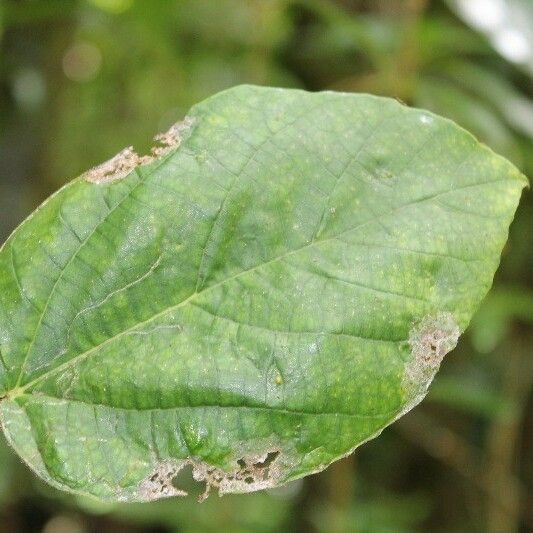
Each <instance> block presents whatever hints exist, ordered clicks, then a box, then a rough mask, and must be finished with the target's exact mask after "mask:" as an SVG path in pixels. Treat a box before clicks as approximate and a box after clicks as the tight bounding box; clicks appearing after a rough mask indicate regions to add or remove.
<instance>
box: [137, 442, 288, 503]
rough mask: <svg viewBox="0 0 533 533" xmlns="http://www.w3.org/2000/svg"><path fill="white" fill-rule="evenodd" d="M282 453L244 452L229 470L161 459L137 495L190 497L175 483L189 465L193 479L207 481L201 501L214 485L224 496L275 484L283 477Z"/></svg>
mask: <svg viewBox="0 0 533 533" xmlns="http://www.w3.org/2000/svg"><path fill="white" fill-rule="evenodd" d="M279 455H280V451H279V450H278V449H269V450H267V451H266V452H264V453H262V454H255V455H253V454H252V455H245V456H243V457H241V458H240V459H238V460H237V461H236V468H235V469H233V470H231V471H229V472H227V471H225V470H222V469H221V468H217V467H214V466H212V465H209V464H207V463H205V462H202V461H197V460H195V459H188V460H185V461H177V460H168V461H161V462H160V463H158V464H157V465H156V467H155V469H154V471H153V472H151V473H150V475H149V476H148V477H146V478H145V479H143V480H142V481H141V483H140V484H139V489H138V496H139V499H141V500H143V501H152V500H157V499H160V498H169V497H172V496H187V492H186V491H184V490H182V489H179V488H178V487H176V486H175V484H174V483H175V480H176V478H177V476H178V474H179V473H180V472H181V471H182V470H183V468H184V467H186V466H187V465H190V466H191V467H192V477H193V479H194V481H198V482H204V483H205V490H204V492H203V493H202V494H201V495H200V496H199V497H198V501H199V502H203V501H205V500H206V499H207V497H208V496H209V493H210V491H211V489H212V488H214V489H217V490H218V494H219V496H222V495H223V494H228V493H234V492H241V493H242V492H253V491H256V490H262V489H267V488H271V487H275V486H276V485H277V484H278V483H279V482H280V480H281V469H280V468H279V466H278V465H277V464H276V462H277V460H278V457H279Z"/></svg>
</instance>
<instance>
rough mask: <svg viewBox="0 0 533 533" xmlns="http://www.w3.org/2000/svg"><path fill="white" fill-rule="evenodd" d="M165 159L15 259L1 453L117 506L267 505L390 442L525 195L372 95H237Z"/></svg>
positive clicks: (46, 219) (0, 276)
mask: <svg viewBox="0 0 533 533" xmlns="http://www.w3.org/2000/svg"><path fill="white" fill-rule="evenodd" d="M157 139H158V147H156V148H154V149H153V152H152V154H151V155H150V156H144V157H140V156H138V155H137V154H136V153H135V152H133V150H132V149H126V150H124V151H123V152H121V153H120V154H119V155H118V156H116V157H115V158H113V159H112V160H110V161H108V162H107V163H105V164H103V165H101V166H99V167H97V168H95V169H92V170H91V171H89V172H88V173H86V174H84V175H83V176H81V177H80V178H78V179H76V180H74V181H73V182H71V183H69V184H68V185H66V186H65V187H64V188H63V189H61V190H60V191H59V192H57V193H56V194H55V195H54V196H52V197H51V198H50V199H48V200H47V201H46V202H45V203H44V204H43V205H42V206H41V207H40V208H39V209H37V210H36V211H35V212H34V213H33V214H32V215H31V216H30V217H29V218H28V219H27V220H26V221H25V222H24V223H23V224H22V225H21V226H20V227H19V228H18V229H17V230H16V231H15V232H14V233H13V234H12V235H11V237H10V238H9V239H8V241H7V242H6V243H5V245H4V246H3V248H2V251H1V252H0V343H1V344H0V350H1V358H0V361H1V366H0V391H1V395H2V400H1V401H0V418H1V422H2V426H3V429H4V432H5V434H6V436H7V438H8V441H9V442H10V444H11V445H12V446H13V447H14V448H15V450H16V451H17V452H18V453H19V455H20V456H21V457H22V459H23V460H24V461H25V462H26V463H27V464H28V465H29V466H30V467H31V468H32V469H33V470H34V471H35V472H36V473H37V474H38V475H40V476H41V477H42V478H44V479H46V480H47V481H49V482H50V483H52V484H53V485H55V486H56V487H59V488H62V489H67V490H70V491H74V492H78V493H84V494H91V495H94V496H97V497H100V498H103V499H108V500H122V501H132V500H152V499H157V498H160V497H164V496H172V495H179V494H183V493H184V490H183V488H184V487H183V486H179V484H178V483H177V482H176V481H175V478H176V476H177V475H178V472H180V471H181V470H182V469H183V471H185V470H188V471H189V474H191V473H192V476H193V477H194V479H195V480H196V481H202V482H205V485H206V493H205V494H207V491H209V489H210V488H213V489H218V491H219V493H221V494H224V493H228V492H248V491H253V490H258V489H262V488H267V487H273V486H276V485H279V484H282V483H285V482H287V481H289V480H292V479H295V478H298V477H301V476H304V475H306V474H310V473H313V472H317V471H319V470H322V469H323V468H325V467H326V466H327V465H328V464H329V463H331V462H332V461H334V460H335V459H338V458H339V457H341V456H343V455H346V454H348V453H350V452H351V451H353V450H354V449H355V448H356V447H357V446H358V445H359V444H361V443H363V442H364V441H366V440H368V439H371V438H373V437H375V436H376V435H378V434H379V433H380V432H381V431H382V429H383V428H384V427H386V426H387V425H389V424H390V423H391V422H393V421H394V420H395V419H396V418H398V417H399V416H401V415H402V414H403V413H405V412H406V411H408V410H409V409H411V408H412V407H413V406H414V405H416V404H417V403H418V402H419V401H420V400H421V399H422V398H423V396H424V395H425V393H426V390H427V387H428V385H429V383H430V382H431V380H432V378H433V376H434V374H435V372H436V371H437V369H438V367H439V364H440V362H441V360H442V358H443V357H444V355H445V354H446V353H447V352H448V351H450V350H451V349H452V348H453V347H454V346H455V344H456V342H457V339H458V337H459V334H460V332H462V331H463V330H464V329H465V328H466V326H467V324H468V322H469V320H470V318H471V316H472V314H473V313H474V310H475V309H476V307H477V306H478V304H479V302H480V300H481V299H482V298H483V296H484V295H485V293H486V292H487V290H488V289H489V287H490V285H491V282H492V278H493V275H494V272H495V270H496V267H497V265H498V261H499V257H500V253H501V250H502V248H503V245H504V243H505V241H506V238H507V232H508V226H509V224H510V222H511V219H512V217H513V214H514V211H515V208H516V206H517V203H518V200H519V197H520V194H521V190H522V188H523V187H524V185H525V184H526V180H525V178H524V177H523V176H522V175H521V174H520V173H519V172H518V171H517V170H516V168H514V167H513V166H512V165H511V164H510V163H509V162H507V161H506V160H504V159H503V158H501V157H499V156H497V155H495V154H494V153H492V152H491V151H490V150H489V149H488V148H486V147H484V146H482V145H480V144H479V143H478V142H477V141H476V140H475V139H474V138H473V137H472V136H471V135H470V134H468V133H467V132H465V131H464V130H462V129H461V128H459V127H458V126H456V125H455V124H453V123H452V122H450V121H448V120H445V119H442V118H439V117H437V116H435V115H433V114H431V113H429V112H426V111H421V110H417V109H410V108H408V107H406V106H403V105H401V104H399V103H398V102H396V101H394V100H390V99H386V98H378V97H373V96H368V95H354V94H341V93H333V92H324V93H316V94H311V93H306V92H303V91H297V90H282V89H271V88H259V87H251V86H241V87H236V88H233V89H231V90H228V91H225V92H222V93H219V94H217V95H215V96H213V97H212V98H210V99H208V100H206V101H204V102H202V103H200V104H199V105H197V106H195V107H193V109H192V110H191V111H190V114H189V116H188V117H187V119H186V120H185V121H184V122H183V123H181V124H178V125H175V126H174V127H173V128H171V129H170V130H169V131H168V132H167V133H166V134H163V135H160V136H158V138H157ZM182 473H183V472H182ZM178 478H179V476H178ZM189 479H190V478H189ZM185 485H187V483H185ZM205 494H204V496H205Z"/></svg>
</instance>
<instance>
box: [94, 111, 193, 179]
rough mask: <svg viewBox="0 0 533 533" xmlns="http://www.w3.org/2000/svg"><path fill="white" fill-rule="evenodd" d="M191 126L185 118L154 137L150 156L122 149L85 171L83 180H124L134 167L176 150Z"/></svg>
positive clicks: (131, 148) (131, 147)
mask: <svg viewBox="0 0 533 533" xmlns="http://www.w3.org/2000/svg"><path fill="white" fill-rule="evenodd" d="M192 124H193V121H192V119H191V118H190V117H185V119H184V120H182V121H181V122H177V123H176V124H173V125H172V126H171V127H170V128H169V129H168V130H167V131H166V132H164V133H159V134H157V135H156V136H155V137H154V141H156V143H157V144H156V145H155V146H153V147H152V148H151V150H150V155H143V156H140V155H139V154H137V152H135V150H134V149H133V146H129V147H128V148H124V150H121V151H120V152H119V153H118V154H117V155H115V156H114V157H112V158H111V159H109V160H107V161H105V162H104V163H101V164H100V165H97V166H96V167H94V168H92V169H91V170H89V171H87V172H86V173H85V179H86V180H87V181H90V182H91V183H97V184H100V183H109V182H111V181H116V180H119V179H122V178H125V177H126V176H127V175H128V174H129V173H130V172H131V171H132V170H133V169H134V168H135V167H138V166H139V165H146V164H148V163H151V162H152V161H154V160H155V159H158V158H160V157H163V156H165V155H167V154H169V153H170V152H171V151H172V150H174V149H175V148H178V147H179V145H180V144H181V142H182V140H183V138H184V136H185V133H186V132H187V131H188V130H189V129H190V128H191V126H192Z"/></svg>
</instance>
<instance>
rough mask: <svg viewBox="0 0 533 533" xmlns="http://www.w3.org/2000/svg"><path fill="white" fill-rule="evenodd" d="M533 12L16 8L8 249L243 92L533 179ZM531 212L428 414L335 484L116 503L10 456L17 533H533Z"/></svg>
mask: <svg viewBox="0 0 533 533" xmlns="http://www.w3.org/2000/svg"><path fill="white" fill-rule="evenodd" d="M532 27H533V2H531V0H513V1H511V0H507V1H505V0H449V1H444V0H434V1H430V0H375V1H369V0H359V1H358V0H337V1H335V0H64V1H63V0H33V1H31V0H20V1H16V0H10V1H7V0H4V1H3V2H2V1H1V0H0V45H1V52H0V58H1V59H0V61H1V62H0V95H1V96H0V162H1V165H0V167H1V168H0V187H1V193H0V238H1V240H2V241H3V240H4V239H5V237H6V236H7V235H8V233H9V232H10V231H11V230H12V229H13V228H14V226H15V225H16V224H18V223H19V222H20V221H21V220H22V219H23V218H24V217H25V216H26V215H27V214H29V213H30V212H31V211H32V210H33V208H34V207H35V206H36V205H37V204H38V203H39V202H40V201H42V200H43V199H44V198H45V197H46V196H47V195H48V194H49V193H51V192H52V191H53V190H55V189H56V188H58V187H59V186H60V185H61V184H62V183H64V182H65V181H67V180H69V179H71V178H73V177H75V176H76V175H78V174H80V173H81V172H82V171H84V170H86V169H87V168H89V167H91V166H93V165H95V164H97V163H99V162H101V161H103V160H105V159H108V158H109V157H110V156H112V155H114V154H115V153H116V152H118V151H119V150H120V149H122V148H123V147H125V146H129V145H131V144H134V145H135V147H136V148H137V149H138V150H139V151H141V152H142V151H145V150H147V148H148V147H149V146H150V144H151V142H150V141H151V137H152V136H153V134H154V133H155V132H158V131H161V130H163V129H165V128H166V127H168V126H169V125H170V124H171V123H173V122H174V121H176V120H178V119H180V118H181V117H182V116H183V115H184V114H185V113H186V111H187V109H188V108H189V107H190V106H191V105H192V104H194V103H195V102H198V101H200V100H202V99H203V98H204V97H206V96H208V95H210V94H212V93H214V92H217V91H219V90H221V89H224V88H226V87H230V86H232V85H235V84H239V83H243V82H246V83H256V84H264V85H278V86H291V87H292V86H294V87H303V88H307V89H310V90H320V89H326V88H328V89H337V90H344V91H363V92H371V93H376V94H384V95H389V96H393V97H396V98H398V99H400V100H401V101H403V102H405V103H408V104H410V105H416V106H420V107H425V108H428V109H431V110H433V111H435V112H437V113H439V114H441V115H444V116H448V117H450V118H452V119H454V120H455V121H457V122H458V123H460V124H462V125H463V126H465V127H466V128H468V129H469V130H471V131H472V132H474V133H475V134H476V135H477V136H478V137H479V138H480V139H481V140H482V141H484V142H485V143H487V144H488V145H490V146H491V147H493V148H494V149H495V150H496V151H498V152H500V153H502V154H504V155H505V156H507V157H508V158H510V159H511V160H512V161H514V162H515V163H516V164H517V165H518V167H520V168H521V169H522V170H523V171H524V172H525V173H526V175H529V176H533V101H532V97H533V79H532V78H533V30H532V29H531V28H532ZM532 205H533V198H532V195H531V194H530V193H526V195H525V197H524V198H523V201H522V204H521V206H520V208H519V212H518V214H517V217H516V221H515V222H514V224H513V227H512V231H511V237H510V240H509V243H508V246H507V248H506V249H505V252H504V257H503V260H502V265H501V268H500V270H499V272H498V274H497V279H496V281H495V287H494V290H493V291H492V293H491V294H490V296H489V297H488V298H487V299H486V301H485V303H484V304H483V306H482V308H481V309H480V310H479V313H478V314H477V316H476V318H475V320H474V321H473V323H472V325H471V327H470V329H469V331H468V333H467V334H466V335H465V336H464V338H463V339H462V340H461V342H460V345H459V347H458V348H457V349H456V350H455V351H454V352H453V353H452V354H451V355H449V356H448V357H447V359H446V362H445V364H444V365H443V368H442V370H441V372H440V374H439V375H438V377H437V379H436V381H435V383H434V384H433V387H432V389H431V392H430V394H429V396H428V398H427V399H426V401H425V402H424V403H423V404H422V405H421V406H419V407H418V408H416V409H415V411H414V412H412V413H410V414H409V415H407V416H406V417H405V418H403V419H402V420H400V421H399V422H397V423H396V424H395V425H394V426H392V427H391V428H389V429H387V430H386V431H385V432H384V433H383V434H382V436H381V437H380V438H379V439H377V440H375V441H373V442H370V443H368V444H366V445H365V446H363V447H362V448H361V449H360V450H358V451H357V452H356V453H355V454H354V455H353V456H351V457H349V458H347V459H345V460H343V461H341V462H339V463H337V464H335V465H333V466H332V467H331V468H329V469H328V470H327V471H325V472H323V473H321V474H319V475H316V476H312V477H309V478H307V479H305V480H304V481H302V482H298V483H294V484H292V485H290V486H287V487H285V488H283V489H279V490H275V491H270V492H264V493H257V494H253V495H248V496H226V497H224V498H222V499H219V498H217V497H216V496H215V497H211V498H210V499H209V500H208V501H207V502H206V503H204V504H202V505H198V504H196V503H195V502H194V500H192V499H187V500H172V501H165V502H159V503H153V504H135V505H133V504H130V505H107V504H106V505H104V504H101V503H98V502H95V501H92V500H88V499H82V498H78V497H73V496H68V495H65V494H60V493H58V492H57V491H55V490H52V489H50V488H49V487H47V486H44V485H43V484H42V483H41V482H39V481H38V480H37V479H36V478H35V477H34V476H33V475H32V474H31V473H29V472H28V470H27V469H26V468H25V467H24V466H23V465H21V464H20V463H19V461H18V459H17V458H16V457H15V456H14V455H13V454H12V453H11V451H10V450H9V449H8V448H7V447H6V445H5V444H4V443H3V442H2V443H0V531H2V532H7V533H9V532H26V531H31V532H33V531H45V532H46V533H83V532H92V531H95V532H96V531H98V532H113V533H115V532H167V531H168V532H174V531H176V532H178V531H179V532H182V531H183V532H189V531H190V532H199V531H200V532H203V531H207V532H209V531H213V532H220V531H223V532H226V531H228V532H234V531H235V532H248V531H250V532H252V531H253V532H278V531H291V532H292V531H295V532H298V531H312V532H328V533H336V532H356V533H359V532H372V533H373V532H402V531H446V532H448V531H450V532H454V531H458V532H461V531H468V532H476V531H488V532H494V533H506V532H514V531H531V530H533V393H532V386H533V357H532V347H533V343H532V341H533V232H532V228H533V209H532Z"/></svg>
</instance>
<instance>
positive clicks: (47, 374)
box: [6, 163, 509, 398]
mask: <svg viewBox="0 0 533 533" xmlns="http://www.w3.org/2000/svg"><path fill="white" fill-rule="evenodd" d="M461 164H462V163H460V164H459V165H458V166H460V165H461ZM508 181H509V180H508V179H498V180H491V181H487V182H481V183H475V184H468V185H464V186H462V187H455V188H454V189H448V190H446V191H440V192H437V193H435V194H433V195H426V196H424V197H422V198H419V199H415V200H413V201H412V202H408V203H407V204H403V205H401V206H398V207H397V208H395V209H392V210H390V211H388V212H386V213H382V214H380V215H377V216H375V217H372V218H371V219H369V220H366V221H365V222H362V223H361V224H358V225H357V226H354V227H351V228H347V229H346V230H343V231H341V232H340V233H337V234H335V235H331V236H330V237H327V238H324V239H320V240H315V241H311V242H309V243H308V244H306V245H304V246H301V247H300V248H296V249H294V250H289V251H288V252H286V253H284V254H281V255H278V256H276V257H274V258H272V259H270V260H268V261H266V262H264V263H260V264H258V265H255V266H253V267H251V268H249V269H247V270H243V271H241V272H237V273H236V274H234V275H232V276H229V277H227V278H224V279H223V280H220V281H219V282H217V283H215V284H213V285H210V286H208V287H206V288H204V289H202V290H201V291H199V292H193V293H192V294H191V295H190V296H188V297H187V298H185V299H184V300H182V301H181V302H179V303H177V304H174V305H171V306H169V307H166V308H165V309H163V310H161V311H160V312H158V313H156V314H154V315H152V316H151V317H149V318H147V319H146V320H143V321H142V322H139V323H137V324H135V325H133V326H131V327H129V328H127V329H125V330H123V331H121V332H120V333H117V334H116V335H114V336H113V337H110V338H109V339H106V340H105V341H103V342H102V343H100V344H98V345H96V346H93V347H92V348H91V349H89V350H87V351H85V352H83V353H81V354H78V355H77V356H75V357H73V358H72V359H70V360H69V361H66V362H65V363H63V364H61V365H59V366H57V367H54V368H52V369H50V370H48V371H47V372H45V373H44V374H41V375H40V376H38V377H37V378H35V379H33V380H31V381H29V382H28V383H26V384H25V385H23V386H22V387H21V386H17V387H15V388H13V389H11V390H10V391H8V392H7V394H6V396H8V397H10V398H15V397H17V396H20V395H21V394H23V393H24V391H26V390H27V389H28V388H30V387H32V386H34V385H36V384H37V383H39V382H41V381H43V380H44V379H46V378H48V377H50V376H52V375H53V374H55V373H58V372H61V371H62V370H65V369H67V368H70V367H71V366H73V365H75V364H76V363H77V362H79V361H81V360H83V359H85V358H86V357H88V356H90V355H91V354H92V353H94V352H96V351H97V350H99V349H100V348H102V347H104V346H107V345H108V344H110V343H112V342H114V341H115V340H117V339H119V338H121V337H122V336H124V335H126V334H128V333H130V332H132V331H134V330H135V329H137V328H138V327H140V326H144V325H146V324H148V323H150V322H152V321H154V320H156V319H158V318H160V317H162V316H164V315H165V314H167V313H169V312H171V311H174V310H176V309H179V308H180V307H183V306H185V305H187V304H188V303H189V302H191V301H193V300H194V299H196V298H198V297H199V296H201V295H204V294H206V293H208V292H209V291H212V290H214V289H216V288H218V287H220V286H222V285H223V284H225V283H229V282H231V281H232V280H234V279H237V278H239V277H240V276H244V275H247V274H250V273H253V272H254V271H256V270H258V269H260V268H263V267H265V266H267V265H269V264H272V263H275V262H276V261H279V260H281V259H284V258H286V257H289V256H291V255H294V254H296V253H299V252H301V251H303V250H306V249H308V248H311V247H313V246H318V245H320V244H323V243H325V242H328V241H332V240H335V239H336V238H337V237H340V236H341V235H344V234H345V233H349V232H351V231H355V230H357V229H361V228H362V227H364V226H366V225H368V224H372V223H373V222H376V221H378V220H379V219H380V218H382V217H389V216H391V215H393V214H395V213H397V212H399V211H400V210H402V209H406V208H408V207H412V206H413V205H416V204H421V203H425V202H429V201H431V200H433V199H435V198H437V197H439V196H441V195H444V194H448V193H451V192H455V191H457V190H462V189H467V188H472V187H480V186H484V185H490V184H494V183H501V182H508ZM317 333H320V332H317Z"/></svg>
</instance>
